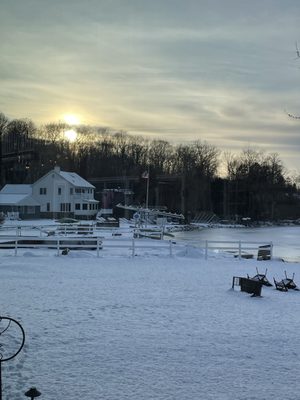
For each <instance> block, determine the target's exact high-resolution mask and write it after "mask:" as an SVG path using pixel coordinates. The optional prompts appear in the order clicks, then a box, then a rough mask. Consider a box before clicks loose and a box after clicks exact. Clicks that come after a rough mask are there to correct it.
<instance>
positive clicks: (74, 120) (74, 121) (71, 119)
mask: <svg viewBox="0 0 300 400" xmlns="http://www.w3.org/2000/svg"><path fill="white" fill-rule="evenodd" d="M64 121H65V122H66V123H67V124H69V125H78V124H79V123H80V119H79V117H78V116H77V115H74V114H65V115H64Z"/></svg>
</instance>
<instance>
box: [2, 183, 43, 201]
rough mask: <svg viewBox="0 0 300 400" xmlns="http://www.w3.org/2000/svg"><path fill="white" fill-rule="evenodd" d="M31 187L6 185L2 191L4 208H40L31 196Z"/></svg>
mask: <svg viewBox="0 0 300 400" xmlns="http://www.w3.org/2000/svg"><path fill="white" fill-rule="evenodd" d="M31 194H32V186H31V185H11V184H9V185H5V186H4V187H3V188H2V189H1V191H0V205H2V206H39V205H40V204H39V203H38V202H37V201H36V200H35V199H34V198H33V197H32V196H31Z"/></svg>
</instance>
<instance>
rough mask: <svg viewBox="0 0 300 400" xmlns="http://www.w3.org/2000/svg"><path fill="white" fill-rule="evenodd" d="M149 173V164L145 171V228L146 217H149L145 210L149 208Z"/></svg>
mask: <svg viewBox="0 0 300 400" xmlns="http://www.w3.org/2000/svg"><path fill="white" fill-rule="evenodd" d="M149 178H150V175H149V165H148V171H147V190H146V215H145V217H146V218H145V226H146V228H147V226H148V218H149V212H148V211H147V210H148V208H149V180H150V179H149Z"/></svg>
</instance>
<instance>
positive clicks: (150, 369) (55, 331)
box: [0, 248, 300, 400]
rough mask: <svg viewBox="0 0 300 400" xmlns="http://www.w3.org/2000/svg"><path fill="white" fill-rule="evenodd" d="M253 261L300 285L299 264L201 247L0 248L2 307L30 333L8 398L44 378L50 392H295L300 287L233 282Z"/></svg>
mask: <svg viewBox="0 0 300 400" xmlns="http://www.w3.org/2000/svg"><path fill="white" fill-rule="evenodd" d="M256 267H257V268H258V269H259V271H260V272H264V270H265V268H266V267H267V268H268V273H267V276H268V277H269V279H270V280H273V276H274V277H275V278H277V279H282V278H283V277H284V271H285V270H286V271H287V274H288V275H292V273H293V272H295V281H296V283H298V284H300V269H299V264H292V263H283V262H280V261H266V262H263V261H262V262H257V261H256V260H238V259H235V258H234V257H232V256H227V257H223V256H222V255H217V256H216V257H215V258H209V259H208V260H205V259H204V257H203V254H202V253H201V252H200V251H199V250H196V249H195V250H192V249H190V250H189V251H188V252H187V253H186V251H182V249H180V248H178V249H177V250H176V249H175V250H174V256H173V257H169V256H168V255H167V253H166V252H164V253H159V252H158V253H157V254H156V255H151V256H149V255H148V256H147V255H146V254H144V255H140V256H137V257H135V258H131V257H130V256H128V257H124V256H122V257H110V256H109V255H108V256H106V257H100V258H97V257H95V254H93V252H88V251H71V252H70V253H69V254H68V255H67V256H61V257H57V256H56V255H55V253H54V252H50V251H49V252H48V253H47V252H46V251H45V250H43V251H41V250H31V249H22V250H20V252H19V253H18V256H17V257H15V256H13V254H12V252H11V251H1V253H0V277H1V290H0V301H1V305H2V308H1V310H2V311H1V315H2V316H5V315H8V316H11V317H13V318H15V319H17V320H18V321H20V322H21V323H22V325H23V327H24V329H25V332H26V342H25V346H24V349H23V350H22V351H21V353H20V354H19V355H18V356H17V357H16V358H15V359H13V360H11V361H8V362H4V363H2V379H3V397H4V398H9V399H11V400H17V399H21V398H22V397H23V398H24V392H25V391H26V390H28V389H29V388H30V387H31V386H36V387H37V388H38V390H40V391H41V392H42V396H41V398H42V399H43V398H44V399H64V400H69V399H70V400H71V399H75V398H77V399H83V398H84V399H89V400H98V399H99V400H100V399H105V400H117V399H118V400H122V399H131V400H135V399H136V400H137V399H139V400H141V399H143V400H150V399H151V400H152V399H159V400H160V399H161V400H168V399H169V400H171V399H172V400H194V399H195V400H197V399H206V400H207V399H224V400H225V399H226V400H229V399H230V400H232V399H235V400H237V399H243V400H250V399H255V400H256V399H264V400H269V399H272V400H274V399H280V398H284V399H285V400H289V399H290V400H292V399H293V400H294V399H295V398H297V396H298V393H299V389H300V383H299V379H298V375H299V373H298V369H299V362H300V335H299V331H300V292H293V291H289V292H287V293H281V292H278V291H276V290H275V289H274V288H273V287H272V288H265V287H264V288H263V290H262V295H263V297H261V298H251V297H250V295H248V294H245V293H241V292H239V291H238V290H237V289H236V290H235V291H232V290H230V288H231V284H232V277H233V276H234V275H238V276H246V275H247V273H248V274H249V275H255V274H256ZM3 336H4V334H3ZM1 340H2V337H1V336H0V343H1Z"/></svg>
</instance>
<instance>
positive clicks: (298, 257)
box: [175, 226, 300, 262]
mask: <svg viewBox="0 0 300 400" xmlns="http://www.w3.org/2000/svg"><path fill="white" fill-rule="evenodd" d="M175 236H176V238H177V239H178V240H183V241H197V240H237V241H238V240H241V241H256V242H260V241H272V242H273V244H274V256H275V257H280V258H283V259H284V260H286V261H293V262H300V227H298V226H297V227H296V226H292V227H290V226H289V227H284V226H281V227H277V226H276V227H268V228H204V229H203V230H200V231H190V232H177V233H176V234H175Z"/></svg>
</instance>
